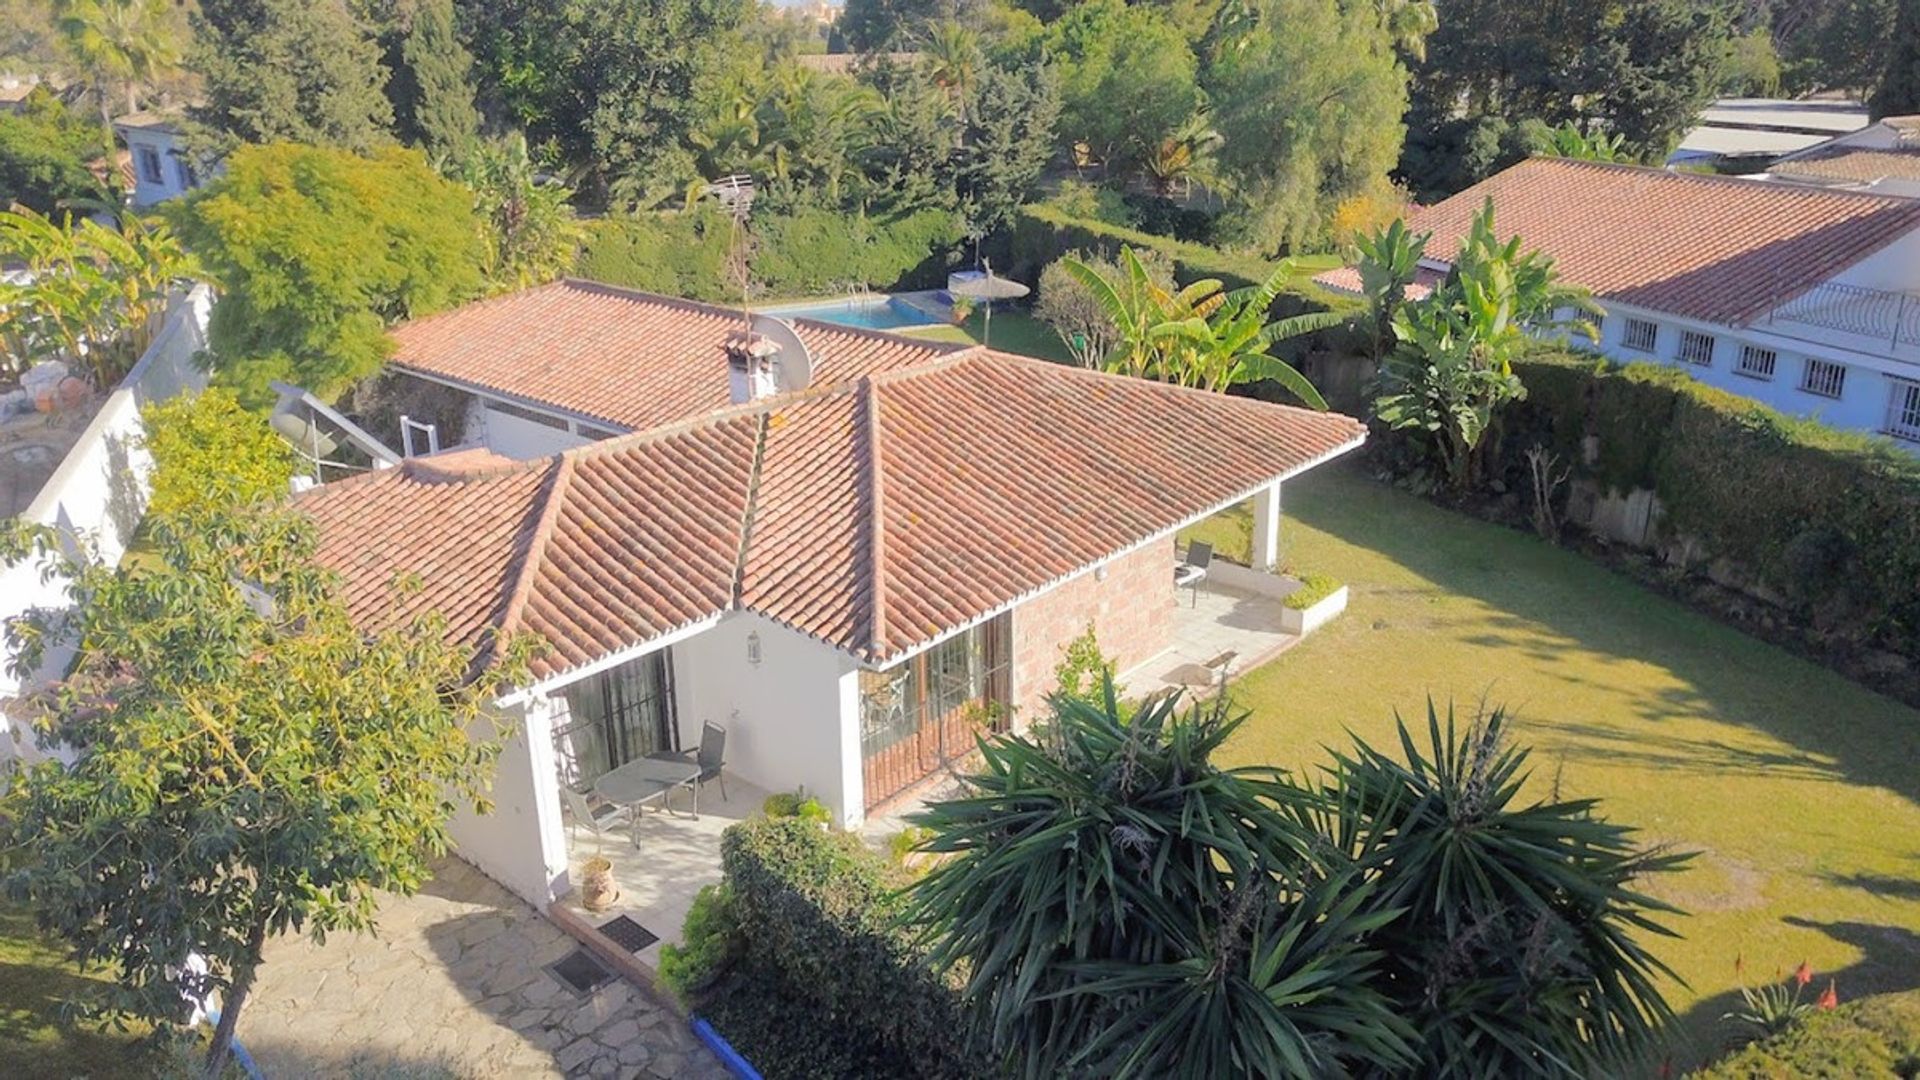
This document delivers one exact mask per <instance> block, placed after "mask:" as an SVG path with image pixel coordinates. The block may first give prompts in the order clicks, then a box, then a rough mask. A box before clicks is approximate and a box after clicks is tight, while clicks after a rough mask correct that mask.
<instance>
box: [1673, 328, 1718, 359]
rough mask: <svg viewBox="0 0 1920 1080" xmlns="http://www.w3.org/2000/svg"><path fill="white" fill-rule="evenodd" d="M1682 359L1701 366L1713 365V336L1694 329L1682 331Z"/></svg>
mask: <svg viewBox="0 0 1920 1080" xmlns="http://www.w3.org/2000/svg"><path fill="white" fill-rule="evenodd" d="M1680 359H1682V360H1685V361H1686V362H1687V363H1689V364H1696V365H1698V366H1700V367H1712V366H1713V336H1712V335H1711V334H1698V333H1695V332H1694V331H1692V330H1682V331H1680Z"/></svg>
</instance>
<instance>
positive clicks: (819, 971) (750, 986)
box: [695, 817, 987, 1077]
mask: <svg viewBox="0 0 1920 1080" xmlns="http://www.w3.org/2000/svg"><path fill="white" fill-rule="evenodd" d="M721 861H722V865H723V867H724V869H725V875H726V878H725V880H726V888H727V889H728V891H729V893H730V896H731V901H730V903H729V904H728V908H729V915H730V918H731V919H732V922H733V927H734V934H735V939H734V940H735V945H734V949H733V955H734V956H735V957H736V960H735V962H734V964H733V966H732V968H731V969H730V970H729V972H728V974H727V976H726V977H724V978H722V979H721V980H720V981H719V982H718V983H717V984H715V986H713V987H712V988H711V989H710V990H709V991H708V992H706V993H702V994H699V995H697V997H696V1000H695V1006H696V1007H697V1008H699V1009H700V1010H701V1011H702V1012H704V1013H705V1014H707V1015H708V1017H709V1018H710V1019H711V1020H712V1021H713V1023H714V1024H715V1026H716V1027H718V1028H719V1030H720V1031H721V1033H722V1034H724V1035H725V1036H726V1037H727V1039H728V1041H729V1042H731V1043H733V1045H734V1047H735V1048H736V1049H738V1050H739V1051H740V1052H741V1053H742V1054H744V1055H745V1056H746V1058H747V1060H749V1061H751V1062H753V1063H754V1065H755V1067H756V1068H758V1069H759V1070H760V1071H761V1072H762V1073H764V1074H765V1075H768V1076H775V1077H785V1076H821V1075H875V1076H882V1075H884V1076H895V1077H965V1076H976V1075H983V1074H984V1073H985V1072H986V1071H987V1070H985V1069H984V1068H983V1067H982V1066H981V1065H980V1064H979V1063H978V1060H977V1059H976V1058H974V1057H973V1056H972V1054H971V1051H970V1048H969V1046H968V1044H967V1043H966V1041H965V1039H966V1035H965V1031H966V1025H965V1023H964V1022H963V1020H962V1016H961V1013H960V1007H959V1003H958V999H957V997H956V995H955V992H954V990H953V988H952V987H951V986H950V985H949V984H948V983H946V982H945V981H944V980H942V979H941V978H939V977H938V976H936V975H934V974H933V972H932V971H931V969H930V968H929V967H928V966H927V964H926V962H925V957H924V954H923V952H922V951H921V950H920V949H919V947H918V946H916V945H915V944H914V943H913V941H912V939H911V938H910V937H909V936H908V933H907V932H906V931H905V930H903V929H901V928H900V927H899V926H898V924H897V917H898V913H899V911H900V907H901V899H900V896H899V894H898V893H897V891H896V890H897V889H898V887H899V886H900V885H901V884H903V883H904V881H905V880H906V879H905V877H904V875H903V872H902V871H901V870H899V869H898V868H896V867H891V866H889V865H888V864H887V861H886V859H885V858H884V857H883V856H881V855H879V854H878V853H876V852H874V851H871V850H869V849H868V848H867V847H866V846H865V845H864V844H862V843H861V841H860V839H859V838H858V837H856V836H852V835H850V834H847V833H841V832H832V831H828V830H823V829H821V828H820V827H819V826H818V825H815V824H811V823H809V822H806V821H804V820H802V819H799V818H766V817H762V818H754V819H752V820H749V821H745V822H742V823H741V824H738V825H735V826H733V827H731V828H729V829H728V830H727V831H726V833H725V835H724V836H723V837H722V839H721Z"/></svg>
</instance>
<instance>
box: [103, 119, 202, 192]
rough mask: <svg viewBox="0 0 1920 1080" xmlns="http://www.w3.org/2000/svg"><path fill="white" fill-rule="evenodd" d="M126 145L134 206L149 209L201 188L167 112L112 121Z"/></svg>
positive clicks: (178, 131) (178, 132) (175, 122)
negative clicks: (131, 176) (131, 175)
mask: <svg viewBox="0 0 1920 1080" xmlns="http://www.w3.org/2000/svg"><path fill="white" fill-rule="evenodd" d="M113 130H114V132H115V133H116V134H118V135H119V136H120V141H121V142H124V143H126V144H127V154H128V156H129V159H130V160H129V162H128V164H129V167H130V168H132V170H133V205H134V206H136V207H143V208H144V207H148V206H152V205H154V204H155V203H159V202H165V201H166V200H168V199H171V198H175V197H177V196H180V195H184V194H186V193H187V192H189V191H191V190H193V189H194V188H196V187H199V186H200V183H201V181H202V180H203V179H204V178H203V177H201V176H199V175H198V174H197V173H196V171H195V169H194V167H193V164H192V163H191V162H190V161H189V160H188V156H187V154H186V152H185V150H184V148H183V147H182V146H181V143H180V126H179V122H178V118H177V117H175V116H174V115H172V114H170V113H162V112H152V111H148V112H136V113H128V114H127V115H126V116H123V117H121V118H120V119H118V120H115V121H114V122H113Z"/></svg>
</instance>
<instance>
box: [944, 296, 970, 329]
mask: <svg viewBox="0 0 1920 1080" xmlns="http://www.w3.org/2000/svg"><path fill="white" fill-rule="evenodd" d="M948 313H949V315H950V316H951V317H952V319H953V325H955V326H964V325H966V322H967V320H968V319H970V318H972V317H973V298H972V297H970V296H956V297H954V298H953V304H952V305H951V306H950V307H949V308H948Z"/></svg>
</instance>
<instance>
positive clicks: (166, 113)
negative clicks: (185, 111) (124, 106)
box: [113, 108, 181, 131]
mask: <svg viewBox="0 0 1920 1080" xmlns="http://www.w3.org/2000/svg"><path fill="white" fill-rule="evenodd" d="M180 116H181V110H180V109H178V108H170V109H144V110H142V111H140V112H131V113H128V114H126V115H125V116H119V117H115V118H114V121H113V126H114V128H115V129H118V130H134V131H178V130H179V127H180Z"/></svg>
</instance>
